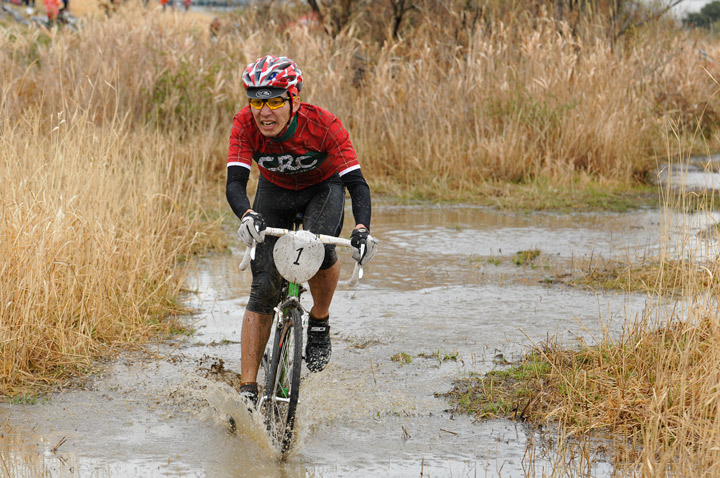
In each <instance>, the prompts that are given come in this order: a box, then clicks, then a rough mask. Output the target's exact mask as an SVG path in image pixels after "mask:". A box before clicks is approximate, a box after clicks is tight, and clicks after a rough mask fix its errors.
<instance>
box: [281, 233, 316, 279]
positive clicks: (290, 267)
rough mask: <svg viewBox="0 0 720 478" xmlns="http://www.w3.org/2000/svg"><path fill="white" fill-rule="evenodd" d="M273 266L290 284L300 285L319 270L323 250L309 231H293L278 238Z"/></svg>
mask: <svg viewBox="0 0 720 478" xmlns="http://www.w3.org/2000/svg"><path fill="white" fill-rule="evenodd" d="M273 257H274V259H275V266H277V268H278V271H279V272H280V274H281V275H282V276H283V277H284V278H285V279H287V280H288V281H290V282H296V283H302V282H305V281H307V280H308V279H310V278H312V277H313V276H314V275H315V273H316V272H317V271H318V270H319V269H320V266H321V265H322V261H323V258H324V257H325V248H324V247H323V244H322V242H320V239H318V238H317V236H316V235H315V234H313V233H312V232H310V231H294V232H290V233H289V234H285V235H284V236H282V237H280V238H279V239H278V240H277V242H276V243H275V248H274V249H273Z"/></svg>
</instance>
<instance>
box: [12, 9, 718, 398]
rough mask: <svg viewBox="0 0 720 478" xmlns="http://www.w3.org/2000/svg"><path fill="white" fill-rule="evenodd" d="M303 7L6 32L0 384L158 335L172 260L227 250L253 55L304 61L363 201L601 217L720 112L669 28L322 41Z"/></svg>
mask: <svg viewBox="0 0 720 478" xmlns="http://www.w3.org/2000/svg"><path fill="white" fill-rule="evenodd" d="M501 3H502V2H501ZM448 5H449V4H448ZM295 14H297V12H296V11H294V10H292V9H289V8H284V9H282V10H277V11H274V12H270V13H268V12H266V11H261V10H257V9H256V10H246V11H243V12H242V14H239V15H236V16H235V17H233V18H229V19H225V20H224V25H223V26H222V28H221V33H220V35H219V36H218V37H217V38H215V39H214V40H213V39H211V38H210V35H209V31H208V27H207V22H204V21H198V20H197V19H196V18H195V17H192V16H188V15H183V14H181V13H173V12H162V11H160V10H159V9H151V10H144V9H143V8H142V7H141V6H140V5H139V4H138V3H128V4H127V5H126V6H125V7H120V8H118V10H117V13H115V14H113V15H112V16H111V17H110V18H106V17H101V16H88V17H86V18H84V19H83V21H82V22H81V24H80V28H79V29H78V30H77V31H75V30H72V29H69V28H66V29H52V30H44V29H39V28H26V27H22V26H17V25H9V24H5V25H2V26H1V27H0V155H1V157H2V162H1V163H0V168H1V169H0V178H2V181H3V184H4V187H3V188H2V189H0V201H1V202H2V206H3V207H2V212H1V213H0V214H1V216H0V227H1V228H2V229H1V230H0V233H1V234H2V237H3V241H2V244H0V271H1V272H2V274H1V275H0V277H1V278H0V304H1V307H2V309H0V323H2V328H1V329H0V344H1V348H0V366H1V367H2V376H0V392H2V393H9V392H12V391H13V390H16V389H20V388H23V387H26V386H28V385H30V384H38V383H45V382H51V381H53V380H55V379H57V378H63V377H66V376H68V375H69V374H72V373H73V371H74V370H76V369H78V368H82V367H83V366H84V365H85V364H87V363H89V361H90V360H91V359H92V357H95V356H97V355H98V354H103V353H107V351H108V350H110V349H112V348H114V347H116V346H121V345H122V344H128V343H134V342H136V340H137V339H138V337H145V336H148V335H151V334H153V333H155V332H156V331H157V330H158V328H163V327H164V328H167V327H169V325H168V324H167V323H166V321H164V318H166V317H167V316H168V314H169V313H171V312H172V311H173V310H176V308H177V306H176V299H177V293H178V290H179V287H180V284H181V283H182V273H181V272H182V271H181V267H180V265H181V264H182V259H183V258H185V257H187V256H188V255H189V254H192V253H193V252H194V251H198V250H203V249H205V248H207V247H211V246H213V245H217V246H219V247H221V246H222V239H221V235H220V234H219V220H217V219H216V218H217V215H218V211H225V210H227V208H226V206H225V205H224V197H223V183H224V171H225V167H224V163H225V155H226V150H227V149H226V148H227V138H228V135H229V127H230V124H231V118H232V115H233V114H234V112H235V111H237V110H238V109H239V108H240V107H241V105H242V104H243V97H244V96H243V89H242V85H241V82H240V75H241V72H242V69H243V68H244V67H245V65H246V64H247V63H249V62H250V61H252V60H254V59H255V58H257V57H259V56H260V55H263V54H265V53H268V52H272V53H276V54H286V55H288V56H291V57H293V58H294V59H296V60H297V61H298V63H299V64H300V65H301V68H302V69H303V72H304V75H305V80H306V84H307V87H306V88H305V89H304V90H303V95H304V99H305V100H307V101H310V102H313V103H316V104H319V105H320V106H323V107H326V108H328V109H330V110H331V111H333V112H335V113H336V114H337V115H338V116H340V118H342V120H343V122H344V124H345V125H346V126H347V127H348V129H349V130H350V131H351V135H352V137H353V141H354V144H355V146H356V148H357V150H358V153H359V155H360V157H361V161H362V164H363V168H364V171H365V173H366V176H367V177H368V178H369V180H370V182H371V184H372V187H373V190H374V191H375V193H376V195H378V196H380V195H382V194H385V195H387V196H392V197H396V198H401V199H403V200H415V199H423V200H433V201H438V200H451V201H472V202H479V203H486V204H495V205H499V206H503V207H505V206H507V207H528V208H530V207H533V206H535V207H547V208H558V207H560V208H562V207H569V206H570V205H578V198H580V201H579V203H580V205H581V206H583V207H587V206H588V204H590V205H592V204H596V205H601V206H599V207H601V208H613V207H615V206H610V207H608V206H606V205H603V204H606V203H607V198H613V197H617V198H620V201H619V202H624V201H626V199H627V197H628V196H630V197H631V196H632V195H633V194H637V192H638V191H641V192H646V191H647V190H646V189H643V188H645V187H646V184H647V180H648V176H649V175H650V174H651V172H652V171H653V170H654V168H655V165H656V161H657V158H658V157H662V156H664V153H663V152H662V151H663V142H664V139H663V138H665V137H666V135H667V130H668V128H667V126H668V124H672V125H673V126H674V128H675V131H676V134H677V136H678V137H679V138H680V141H681V142H682V143H683V145H684V147H685V148H686V150H688V149H692V148H694V147H695V142H696V140H697V138H698V137H699V136H701V135H698V128H697V126H698V123H697V121H695V122H694V123H693V122H690V121H689V120H688V117H690V116H692V117H693V118H696V119H697V118H701V116H699V115H698V113H697V112H698V111H705V112H706V114H707V116H708V117H709V116H711V115H710V113H711V112H712V111H714V109H715V108H714V106H713V102H714V101H716V100H715V98H714V97H713V92H714V90H715V87H716V85H714V84H713V82H712V81H711V79H710V77H709V75H707V74H706V73H705V70H708V71H709V72H710V73H713V71H714V69H715V68H716V65H715V63H710V62H708V61H707V59H706V57H704V56H702V55H700V54H699V53H698V52H697V49H698V48H702V49H703V50H704V51H705V52H706V53H707V54H708V55H709V56H710V57H714V56H717V57H720V53H719V52H718V48H717V46H716V45H714V44H711V43H703V41H702V39H698V38H694V37H692V36H691V35H690V34H688V33H684V32H680V31H671V32H670V33H669V30H668V29H667V28H664V29H663V28H646V29H642V30H637V31H636V32H635V33H634V34H633V36H632V38H630V37H626V38H624V39H623V41H622V42H618V41H617V40H616V39H613V38H610V37H608V35H607V32H606V25H605V24H604V23H603V20H602V19H598V20H597V22H596V23H593V22H586V23H582V24H581V23H576V24H574V25H573V26H572V28H571V26H570V25H569V24H566V23H562V22H558V21H556V20H555V19H554V18H551V17H550V16H548V15H547V14H544V13H543V12H542V11H538V12H535V13H534V14H532V15H530V14H527V13H524V12H523V10H522V9H517V10H515V11H511V10H503V15H498V16H497V17H493V16H485V17H483V21H482V22H480V21H478V22H473V23H472V24H469V23H467V22H465V20H464V17H463V13H462V10H461V9H460V10H453V9H452V8H448V9H447V10H446V11H444V15H445V16H444V17H443V18H444V19H445V20H446V21H444V22H437V21H436V20H437V16H436V14H437V12H432V11H430V10H422V9H421V10H414V11H413V13H412V16H411V17H408V20H407V21H406V23H405V24H404V25H405V26H404V27H403V28H404V29H402V30H400V32H399V35H398V36H396V37H394V36H393V35H391V34H390V33H389V32H386V33H383V31H382V30H380V31H377V29H375V30H374V31H373V32H372V35H371V34H369V33H368V32H369V31H370V30H372V29H369V28H368V27H367V25H366V24H363V23H361V22H359V21H358V23H356V24H352V23H351V24H348V25H347V28H345V29H344V30H342V31H340V32H337V34H335V35H328V34H326V33H325V32H324V31H322V29H320V30H318V29H308V28H306V27H302V26H297V25H295V26H293V24H292V22H291V21H289V20H290V19H291V18H292V15H295ZM268 15H272V18H275V19H276V20H275V21H268V18H271V17H269V16H268ZM286 20H288V21H286ZM716 76H717V75H716ZM700 126H701V127H700V131H701V132H702V134H704V140H705V144H709V145H711V147H714V145H715V144H716V141H717V138H716V132H715V130H714V129H713V127H714V126H713V123H706V122H703V121H702V120H701V123H700ZM715 126H716V125H715ZM638 188H639V189H638ZM517 191H520V193H518V192H517ZM583 198H586V199H583ZM611 203H612V204H616V202H615V201H611ZM592 207H598V206H592ZM208 211H211V212H208Z"/></svg>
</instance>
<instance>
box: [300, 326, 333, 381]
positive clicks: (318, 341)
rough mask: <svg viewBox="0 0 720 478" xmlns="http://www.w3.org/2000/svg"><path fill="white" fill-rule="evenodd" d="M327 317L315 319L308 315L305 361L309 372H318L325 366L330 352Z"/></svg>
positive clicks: (328, 360)
mask: <svg viewBox="0 0 720 478" xmlns="http://www.w3.org/2000/svg"><path fill="white" fill-rule="evenodd" d="M328 322H329V321H328V319H325V320H316V319H315V318H314V317H312V316H310V320H309V321H308V329H307V345H306V346H305V363H307V368H308V370H310V371H311V372H320V371H321V370H323V369H324V368H325V367H327V364H328V362H330V354H332V345H331V344H330V325H329V324H328Z"/></svg>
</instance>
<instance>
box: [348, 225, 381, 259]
mask: <svg viewBox="0 0 720 478" xmlns="http://www.w3.org/2000/svg"><path fill="white" fill-rule="evenodd" d="M350 244H351V245H352V247H353V259H355V260H356V261H358V263H360V265H361V266H364V265H365V264H367V263H368V262H370V259H372V258H373V256H375V252H376V251H377V241H376V240H375V239H373V237H372V236H371V235H370V231H368V230H367V228H365V227H358V228H357V229H353V232H352V233H351V234H350Z"/></svg>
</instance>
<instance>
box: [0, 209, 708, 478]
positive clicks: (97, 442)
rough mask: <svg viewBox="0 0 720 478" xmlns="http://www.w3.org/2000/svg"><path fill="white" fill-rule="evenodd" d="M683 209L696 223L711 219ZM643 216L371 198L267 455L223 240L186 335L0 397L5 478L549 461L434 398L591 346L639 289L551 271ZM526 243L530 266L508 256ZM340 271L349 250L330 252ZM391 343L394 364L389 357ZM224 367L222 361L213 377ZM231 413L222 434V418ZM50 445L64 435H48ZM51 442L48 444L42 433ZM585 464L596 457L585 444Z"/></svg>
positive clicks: (637, 307) (540, 467) (617, 247)
mask: <svg viewBox="0 0 720 478" xmlns="http://www.w3.org/2000/svg"><path fill="white" fill-rule="evenodd" d="M710 220H711V219H708V218H706V217H704V216H702V217H700V216H699V217H698V218H697V221H696V222H697V225H696V226H694V227H695V228H696V229H698V230H700V229H703V228H704V227H705V226H706V223H707V222H708V221H710ZM666 222H668V221H667V220H666V218H663V217H662V214H661V213H659V212H652V211H643V212H634V213H627V214H600V215H597V214H583V215H579V214H578V215H553V214H532V215H524V214H516V213H512V214H511V213H502V212H497V211H490V210H486V209H482V208H472V207H437V208H427V207H424V208H420V207H417V208H416V207H378V208H376V211H375V212H374V218H373V232H374V234H375V235H376V236H377V237H378V238H379V239H380V241H381V245H380V252H379V253H378V255H377V256H376V258H375V259H374V261H373V262H372V263H371V265H370V266H369V267H368V268H367V269H366V275H365V277H364V279H363V281H362V282H361V284H360V285H359V286H356V287H355V288H353V289H347V288H344V287H340V288H339V290H338V292H337V294H336V299H335V301H334V302H333V307H332V326H333V327H332V338H333V357H332V362H331V364H330V365H329V366H328V368H327V369H326V370H325V371H324V372H322V373H319V374H313V375H309V374H307V375H306V377H305V378H304V382H303V387H302V397H301V403H300V406H299V412H298V413H299V418H298V426H299V430H300V438H299V440H298V444H297V446H296V449H295V452H294V454H293V455H292V456H291V457H290V459H289V460H288V461H287V462H285V463H281V462H279V461H278V460H277V456H276V455H275V454H274V452H273V451H272V449H271V448H270V447H269V445H268V443H267V440H266V439H265V435H264V433H263V430H262V427H261V426H260V424H259V423H258V422H257V421H256V420H254V419H253V417H251V416H249V415H248V414H247V413H246V411H245V408H244V406H243V404H242V403H240V402H239V401H238V399H237V395H236V394H235V392H234V390H233V389H232V387H231V386H230V385H228V384H227V383H225V382H223V381H218V380H216V379H215V378H214V377H213V376H212V375H211V374H209V370H210V369H211V368H212V365H213V364H215V365H216V368H217V365H218V364H219V363H220V360H222V364H223V368H224V369H225V370H229V371H239V369H240V364H239V362H240V346H239V341H240V318H241V316H242V312H243V308H244V305H245V304H246V300H247V292H248V284H249V275H248V274H247V273H240V272H239V270H238V269H237V264H238V263H239V254H240V251H239V250H234V251H233V253H232V254H226V255H220V256H214V257H210V258H206V259H203V260H202V261H200V262H199V263H198V264H197V269H196V270H195V271H194V272H193V274H192V275H191V279H190V284H189V289H190V290H191V292H190V293H189V294H188V297H187V301H188V304H189V305H190V306H192V307H194V308H195V309H196V310H197V313H196V314H195V315H193V316H191V317H188V319H187V320H188V323H189V324H192V326H193V327H194V328H195V329H196V333H195V334H194V335H192V336H189V337H182V338H180V339H177V340H174V341H173V342H171V343H163V344H155V345H150V346H147V347H146V348H145V350H144V351H140V352H138V353H134V354H128V355H123V356H122V357H121V358H119V359H118V360H115V361H112V362H110V363H108V364H105V365H103V366H102V367H101V368H102V373H101V374H99V375H98V376H96V377H94V378H93V380H91V381H90V382H89V383H87V384H86V385H85V386H84V388H83V389H77V390H72V391H65V392H63V393H58V394H54V395H52V396H49V397H46V399H45V401H43V403H38V404H35V405H9V404H3V405H0V410H2V414H3V415H4V419H3V420H2V422H0V424H1V426H2V428H1V430H0V459H1V461H0V465H1V466H0V469H2V470H3V471H2V473H3V476H42V475H43V474H46V475H47V476H53V477H54V476H83V477H85V476H88V477H90V476H102V477H125V476H209V477H214V476H278V477H285V476H290V477H295V476H298V477H314V476H322V477H340V476H353V477H358V476H361V477H362V476H367V477H372V476H378V475H382V476H384V477H396V476H397V477H405V476H527V475H532V474H533V473H535V474H536V476H542V475H543V473H549V472H550V470H551V468H552V463H553V460H554V459H555V457H553V455H552V453H551V452H549V453H547V454H543V453H539V452H537V451H535V452H533V453H534V457H533V458H532V459H531V458H530V454H528V452H527V448H528V444H529V443H531V442H533V443H535V442H537V441H538V440H540V439H541V437H539V436H538V435H536V434H535V432H533V431H532V430H530V429H528V428H526V427H525V426H523V425H520V424H516V423H512V422H509V421H504V420H493V421H487V422H483V423H474V422H473V420H472V418H471V417H465V416H458V415H453V414H452V413H449V412H448V411H446V409H447V408H448V404H447V403H446V402H445V401H444V399H442V398H438V397H436V396H435V394H436V393H438V392H439V393H442V392H446V391H448V390H450V388H451V387H452V382H453V380H454V379H456V378H457V377H463V376H467V375H468V374H469V373H482V372H486V371H488V370H490V369H492V368H493V367H497V365H496V363H497V362H498V361H499V360H502V359H503V358H505V359H509V360H512V359H513V358H516V357H518V356H520V355H521V354H522V353H523V351H524V350H526V347H527V346H528V344H530V343H532V342H534V341H542V340H544V339H546V338H547V337H548V336H556V337H558V339H559V340H561V341H562V342H564V343H572V342H573V341H575V340H579V339H580V338H582V339H583V340H585V341H589V342H592V341H593V337H595V336H597V335H598V334H599V333H600V332H599V331H600V328H601V327H607V328H609V329H610V330H611V331H619V330H620V329H621V328H622V326H623V324H624V323H625V321H626V320H628V319H632V318H633V317H635V316H636V315H637V314H641V313H643V311H644V310H646V309H647V308H648V306H649V304H650V300H649V299H648V298H647V297H646V296H643V295H626V294H618V293H594V292H590V291H584V290H578V289H573V288H568V287H565V286H562V285H558V284H555V285H553V284H551V281H549V280H548V279H549V278H552V277H554V276H557V275H559V274H563V273H570V272H571V271H572V269H573V267H575V264H576V263H579V262H580V261H582V260H588V259H590V258H592V257H597V256H603V257H609V256H614V255H615V256H623V255H627V254H639V253H642V252H643V251H645V252H647V251H648V250H652V249H656V248H657V247H658V238H659V237H660V235H661V233H660V231H661V229H663V227H664V226H663V224H664V223H666ZM530 249H539V250H540V251H541V256H540V260H539V262H538V264H537V265H536V266H535V267H529V266H517V265H515V264H514V263H513V262H512V257H513V256H514V254H515V253H517V252H519V251H526V250H530ZM343 267H344V269H343V274H344V275H345V276H347V275H348V274H349V272H350V261H349V260H348V258H344V260H343ZM399 353H405V354H407V356H409V357H410V358H411V362H410V363H404V364H403V363H400V362H397V361H393V360H392V357H393V356H395V355H397V354H399ZM228 376H229V377H230V378H232V373H229V375H228ZM229 415H232V416H234V417H235V419H236V420H237V422H238V427H237V428H238V430H237V432H236V433H230V432H229V430H228V427H227V417H228V416H229ZM62 440H64V441H62ZM58 445H59V446H58ZM594 473H595V476H607V475H609V474H610V473H611V468H610V466H609V465H608V464H607V463H604V462H603V461H602V458H601V457H598V462H597V463H596V464H595V468H594Z"/></svg>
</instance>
